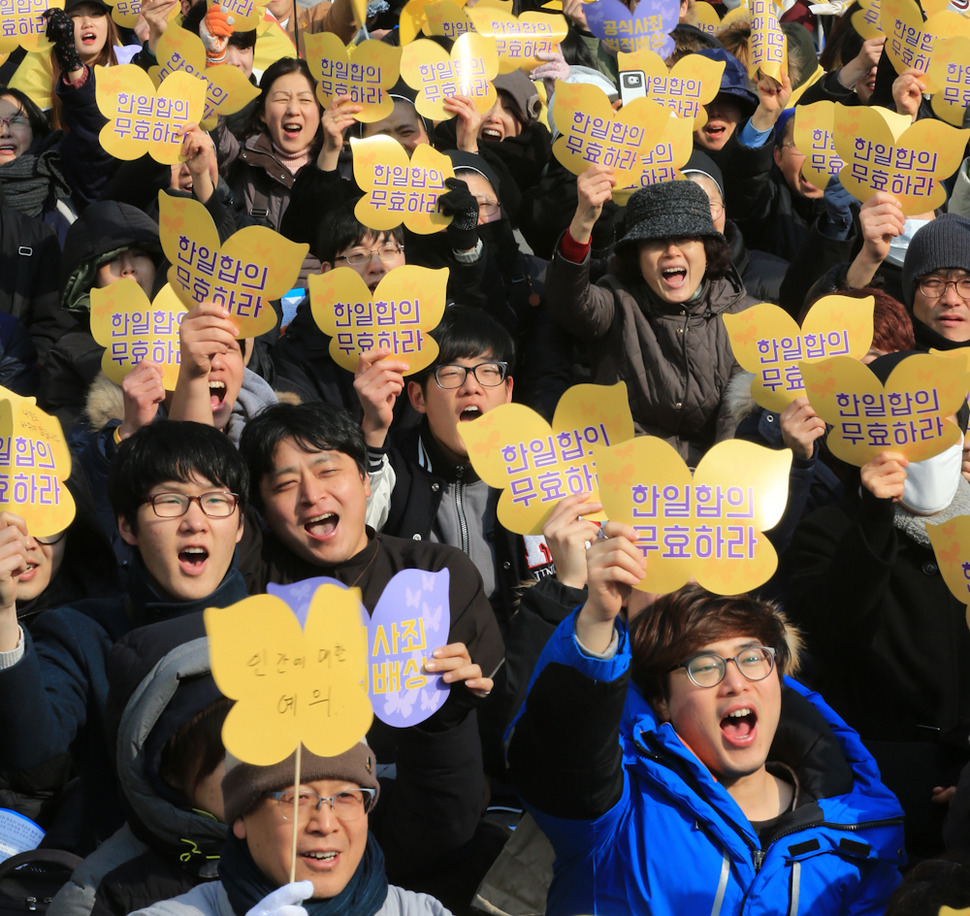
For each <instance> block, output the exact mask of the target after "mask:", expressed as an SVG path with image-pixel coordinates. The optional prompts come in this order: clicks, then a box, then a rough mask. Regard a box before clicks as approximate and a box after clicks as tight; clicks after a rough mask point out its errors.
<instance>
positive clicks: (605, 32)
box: [583, 0, 680, 57]
mask: <svg viewBox="0 0 970 916" xmlns="http://www.w3.org/2000/svg"><path fill="white" fill-rule="evenodd" d="M583 12H584V13H585V14H586V22H587V24H588V25H589V30H590V31H591V32H592V33H593V34H594V35H595V36H596V37H597V38H599V39H600V42H601V43H602V45H603V47H604V48H606V50H607V51H609V52H610V53H611V54H617V53H619V52H620V51H626V52H628V53H629V52H630V51H639V50H643V49H646V50H649V51H656V52H657V53H658V54H659V55H660V56H661V57H668V56H669V55H670V54H672V53H673V50H674V40H673V39H672V38H671V37H670V32H672V31H673V30H674V29H675V28H676V27H677V22H678V19H679V17H680V3H679V2H678V0H640V2H639V3H637V4H636V7H635V8H634V9H633V11H632V12H631V10H630V8H629V7H628V6H627V5H626V4H625V3H621V2H620V0H593V2H592V3H586V4H584V5H583Z"/></svg>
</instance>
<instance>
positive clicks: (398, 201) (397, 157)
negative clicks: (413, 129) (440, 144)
mask: <svg viewBox="0 0 970 916" xmlns="http://www.w3.org/2000/svg"><path fill="white" fill-rule="evenodd" d="M350 146H351V149H352V150H353V153H354V180H355V181H356V182H357V185H358V187H360V188H361V190H363V191H364V192H366V193H365V194H364V196H363V197H362V198H361V199H360V200H358V201H357V205H356V206H355V207H354V214H355V215H356V216H357V219H359V220H360V221H361V222H362V223H363V224H364V225H365V226H367V228H368V229H373V230H375V231H376V232H387V231H388V230H390V229H393V228H394V227H395V226H399V225H400V224H401V223H404V225H405V226H407V227H408V229H410V230H411V231H412V232H416V233H418V234H419V235H429V234H430V233H432V232H438V231H439V230H441V229H443V228H444V227H445V226H447V225H449V224H450V223H451V220H452V217H450V216H445V215H444V214H443V213H439V212H438V196H439V195H441V194H443V193H445V191H446V190H447V189H446V188H445V179H446V178H454V177H455V170H454V169H453V168H452V166H451V160H450V159H449V158H448V157H447V156H446V155H444V153H439V152H438V151H437V150H436V149H434V148H433V147H431V146H429V145H428V144H427V143H421V144H419V145H418V147H417V148H416V149H415V151H414V155H413V156H412V157H411V159H410V160H408V154H407V150H405V149H404V147H403V146H401V144H400V143H398V142H397V140H395V139H394V138H393V137H387V136H377V137H368V138H367V139H366V140H357V139H351V141H350Z"/></svg>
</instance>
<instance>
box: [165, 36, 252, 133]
mask: <svg viewBox="0 0 970 916" xmlns="http://www.w3.org/2000/svg"><path fill="white" fill-rule="evenodd" d="M155 56H156V58H157V59H158V61H159V65H158V66H155V67H152V68H151V69H150V70H149V71H148V75H149V76H150V77H151V78H152V82H154V83H155V85H156V87H157V86H159V85H160V84H161V83H162V82H164V81H165V80H167V79H169V78H170V77H171V76H172V74H173V73H188V74H191V75H192V76H194V77H196V78H197V79H199V80H201V81H202V82H203V83H204V84H205V108H204V109H203V112H202V121H201V122H200V126H201V127H202V129H203V130H212V128H214V127H215V126H216V122H217V121H218V119H219V116H220V115H230V114H235V113H236V112H237V111H241V110H242V109H243V108H245V107H246V106H247V105H248V104H249V103H250V102H251V101H252V100H253V99H255V98H256V96H258V95H259V89H258V88H257V87H256V86H254V85H253V84H252V83H251V82H249V80H248V79H246V77H245V76H244V75H243V72H242V70H240V69H239V68H238V67H231V66H227V65H225V64H220V65H218V66H215V67H207V66H206V63H205V45H203V44H202V39H200V38H199V36H198V35H193V34H192V32H190V31H188V30H187V29H176V28H171V29H167V30H166V31H165V34H164V35H162V37H161V38H160V39H159V41H158V47H157V48H156V51H155Z"/></svg>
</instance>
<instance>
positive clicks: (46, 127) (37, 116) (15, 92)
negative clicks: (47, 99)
mask: <svg viewBox="0 0 970 916" xmlns="http://www.w3.org/2000/svg"><path fill="white" fill-rule="evenodd" d="M0 95H9V96H10V97H11V98H14V99H16V100H17V103H18V104H19V105H20V107H21V108H22V109H23V110H24V114H26V115H27V120H28V121H30V130H31V133H33V135H34V140H36V139H37V138H38V137H46V136H47V135H48V134H49V133H50V132H51V123H50V121H48V120H47V115H45V114H44V112H42V111H41V110H40V108H38V107H37V104H36V102H34V100H33V99H32V98H31V97H30V96H29V95H27V93H25V92H22V91H21V90H20V89H15V88H14V87H13V86H3V87H0Z"/></svg>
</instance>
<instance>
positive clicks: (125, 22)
mask: <svg viewBox="0 0 970 916" xmlns="http://www.w3.org/2000/svg"><path fill="white" fill-rule="evenodd" d="M105 3H107V4H108V6H109V7H111V18H112V19H113V20H114V21H115V24H117V25H120V26H121V27H122V28H123V29H133V28H134V27H135V25H136V24H137V23H138V17H139V16H140V15H141V0H105ZM62 5H63V4H62ZM180 12H181V10H180V9H179V7H178V6H173V7H172V9H171V11H170V12H169V14H168V21H169V22H171V21H172V20H173V19H175V18H176V17H177V16H178V15H179V13H180Z"/></svg>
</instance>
